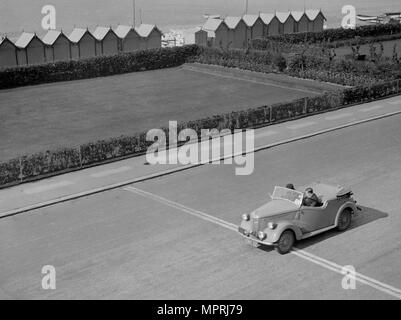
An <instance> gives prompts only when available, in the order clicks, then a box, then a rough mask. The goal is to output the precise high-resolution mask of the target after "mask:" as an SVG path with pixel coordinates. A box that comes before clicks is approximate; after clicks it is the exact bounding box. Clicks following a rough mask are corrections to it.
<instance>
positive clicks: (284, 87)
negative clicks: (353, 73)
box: [185, 67, 320, 94]
mask: <svg viewBox="0 0 401 320" xmlns="http://www.w3.org/2000/svg"><path fill="white" fill-rule="evenodd" d="M185 70H188V71H191V72H199V73H204V74H208V75H212V76H217V77H220V78H226V79H233V80H239V81H245V82H251V83H256V84H262V85H265V86H269V87H277V88H281V89H287V90H293V91H300V92H304V93H312V94H319V93H320V92H318V91H313V90H308V89H299V88H291V87H288V86H281V85H278V84H275V83H272V82H264V81H257V80H252V79H245V78H241V77H240V76H238V77H233V76H228V75H223V74H219V73H217V72H209V71H204V70H196V69H193V68H191V67H186V68H185Z"/></svg>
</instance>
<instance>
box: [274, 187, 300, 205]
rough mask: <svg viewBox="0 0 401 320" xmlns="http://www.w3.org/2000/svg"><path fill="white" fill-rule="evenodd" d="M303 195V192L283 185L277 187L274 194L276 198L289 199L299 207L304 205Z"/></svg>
mask: <svg viewBox="0 0 401 320" xmlns="http://www.w3.org/2000/svg"><path fill="white" fill-rule="evenodd" d="M303 197H304V194H303V193H302V192H299V191H296V190H291V189H287V188H283V187H275V188H274V192H273V195H272V199H274V200H287V201H290V202H292V203H293V204H295V205H296V206H299V207H300V206H301V205H302V200H303Z"/></svg>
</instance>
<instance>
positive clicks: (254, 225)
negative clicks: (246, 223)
mask: <svg viewBox="0 0 401 320" xmlns="http://www.w3.org/2000/svg"><path fill="white" fill-rule="evenodd" d="M258 230H259V219H253V222H252V231H253V232H257V231H258Z"/></svg>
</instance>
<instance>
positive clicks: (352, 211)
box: [239, 183, 361, 254]
mask: <svg viewBox="0 0 401 320" xmlns="http://www.w3.org/2000/svg"><path fill="white" fill-rule="evenodd" d="M311 187H312V188H313V190H314V191H315V193H316V195H317V196H318V198H319V200H320V202H321V206H319V207H307V206H304V205H303V199H304V194H303V193H302V192H299V191H296V190H291V189H287V188H283V187H275V189H274V192H273V194H272V195H271V196H270V197H271V201H269V202H268V203H267V204H265V205H263V206H262V207H260V208H259V209H257V210H255V211H254V212H252V213H251V214H244V215H243V216H242V222H241V225H240V227H239V233H240V234H241V235H242V236H243V237H245V238H246V239H247V240H248V241H249V242H251V243H253V244H261V245H268V246H274V247H276V249H277V251H278V252H279V253H280V254H286V253H288V252H290V251H291V249H292V247H293V245H294V243H295V241H298V240H302V239H306V238H309V237H312V236H315V235H317V234H320V233H322V232H325V231H328V230H331V229H336V228H337V230H339V231H345V230H347V229H348V228H349V227H350V225H351V221H352V218H353V216H355V215H357V214H358V213H359V211H361V208H360V207H358V206H357V204H356V201H355V200H354V199H353V197H352V196H353V193H352V191H351V189H349V188H344V187H341V186H330V185H326V184H321V183H316V184H312V185H311Z"/></svg>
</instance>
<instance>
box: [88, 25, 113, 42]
mask: <svg viewBox="0 0 401 320" xmlns="http://www.w3.org/2000/svg"><path fill="white" fill-rule="evenodd" d="M109 32H112V33H113V34H114V35H116V34H115V33H114V31H113V29H112V28H110V27H108V28H107V27H97V28H96V29H95V31H94V32H93V36H94V37H95V38H96V40H99V41H102V40H103V39H104V38H105V37H106V36H107V34H108V33H109Z"/></svg>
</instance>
